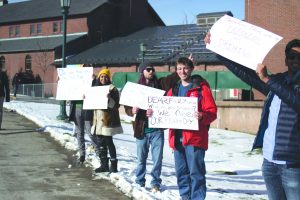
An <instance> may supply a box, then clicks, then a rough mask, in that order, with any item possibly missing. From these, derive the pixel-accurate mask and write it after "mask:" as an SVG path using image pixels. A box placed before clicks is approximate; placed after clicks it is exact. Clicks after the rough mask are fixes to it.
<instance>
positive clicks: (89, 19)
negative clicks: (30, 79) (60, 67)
mask: <svg viewBox="0 0 300 200" xmlns="http://www.w3.org/2000/svg"><path fill="white" fill-rule="evenodd" d="M0 13H1V15H0V68H2V69H3V68H5V69H6V70H7V73H8V76H9V77H10V78H12V77H13V76H14V74H15V73H16V72H18V71H19V70H21V69H22V70H23V71H29V72H33V74H35V75H39V76H40V77H41V78H42V81H43V82H44V83H51V82H55V80H56V76H57V75H56V68H55V66H54V65H53V63H54V61H55V60H59V59H61V49H62V47H61V46H62V31H63V30H62V13H61V8H60V1H59V0H51V1H41V0H31V1H24V2H20V3H12V4H10V3H8V1H7V0H0ZM157 25H162V26H163V25H164V23H163V22H162V20H161V19H160V18H159V17H158V15H157V14H156V13H155V12H154V10H153V9H152V7H151V6H150V5H149V4H148V2H147V1H146V0H130V1H129V0H108V1H104V0H84V1H82V0H72V2H71V6H70V9H69V14H68V17H67V45H66V46H67V49H66V56H67V57H68V56H70V55H75V54H78V53H79V52H81V51H83V50H85V49H88V48H91V47H92V46H94V45H96V44H99V43H102V42H105V41H107V40H109V39H111V38H114V37H119V36H124V35H128V34H130V33H133V32H135V31H137V30H140V29H142V28H144V27H149V26H157Z"/></svg>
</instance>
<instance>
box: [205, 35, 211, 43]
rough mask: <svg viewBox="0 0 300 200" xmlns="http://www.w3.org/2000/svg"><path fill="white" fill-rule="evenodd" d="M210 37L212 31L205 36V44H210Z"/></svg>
mask: <svg viewBox="0 0 300 200" xmlns="http://www.w3.org/2000/svg"><path fill="white" fill-rule="evenodd" d="M210 37H211V34H210V32H208V33H207V34H206V36H205V38H204V42H205V44H210Z"/></svg>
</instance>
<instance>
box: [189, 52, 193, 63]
mask: <svg viewBox="0 0 300 200" xmlns="http://www.w3.org/2000/svg"><path fill="white" fill-rule="evenodd" d="M188 59H190V60H191V61H192V62H193V61H194V58H193V54H192V53H191V54H190V55H189V57H188Z"/></svg>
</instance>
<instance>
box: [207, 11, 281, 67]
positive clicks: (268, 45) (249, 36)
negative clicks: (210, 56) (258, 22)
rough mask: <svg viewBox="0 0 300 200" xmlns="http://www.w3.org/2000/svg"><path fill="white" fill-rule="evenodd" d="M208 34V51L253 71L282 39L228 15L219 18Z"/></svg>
mask: <svg viewBox="0 0 300 200" xmlns="http://www.w3.org/2000/svg"><path fill="white" fill-rule="evenodd" d="M210 32H211V38H210V39H211V41H210V44H207V45H206V47H207V48H208V49H210V50H211V51H214V52H216V53H217V54H219V55H221V56H223V57H226V58H228V59H230V60H233V61H234V62H236V63H239V64H241V65H244V66H246V67H248V68H250V69H254V70H255V69H256V67H257V64H258V63H262V62H263V60H264V58H265V57H266V55H267V54H268V52H269V51H270V50H271V49H272V48H273V47H274V45H275V44H277V43H278V42H279V41H280V40H281V39H282V37H281V36H279V35H276V34H274V33H271V32H269V31H267V30H265V29H263V28H260V27H258V26H254V25H252V24H249V23H247V22H243V21H241V20H238V19H236V18H233V17H230V16H228V15H225V16H223V17H222V18H220V19H219V20H218V21H217V22H216V23H215V24H214V25H213V26H212V28H211V30H210Z"/></svg>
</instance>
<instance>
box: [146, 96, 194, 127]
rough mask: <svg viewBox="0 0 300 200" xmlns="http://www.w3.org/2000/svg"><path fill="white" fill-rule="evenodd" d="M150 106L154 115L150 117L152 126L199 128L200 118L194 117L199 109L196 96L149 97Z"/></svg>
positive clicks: (149, 121)
mask: <svg viewBox="0 0 300 200" xmlns="http://www.w3.org/2000/svg"><path fill="white" fill-rule="evenodd" d="M148 107H149V108H152V110H153V113H152V116H151V117H149V118H148V123H149V127H150V128H173V129H186V130H198V129H199V126H198V120H197V119H196V118H195V117H194V113H195V111H197V110H198V98H196V97H166V96H163V97H158V96H149V97H148Z"/></svg>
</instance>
